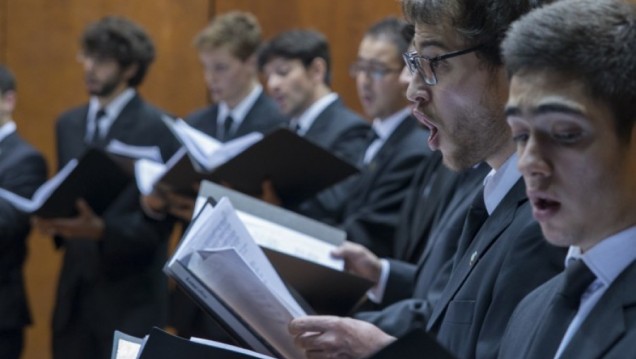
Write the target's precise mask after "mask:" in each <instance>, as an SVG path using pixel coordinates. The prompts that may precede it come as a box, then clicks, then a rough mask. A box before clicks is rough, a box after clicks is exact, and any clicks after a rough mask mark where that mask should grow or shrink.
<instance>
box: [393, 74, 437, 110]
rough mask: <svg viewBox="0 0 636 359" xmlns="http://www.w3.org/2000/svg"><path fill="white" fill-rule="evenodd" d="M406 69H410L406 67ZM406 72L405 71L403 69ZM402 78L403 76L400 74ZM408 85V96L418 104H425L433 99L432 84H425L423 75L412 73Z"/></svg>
mask: <svg viewBox="0 0 636 359" xmlns="http://www.w3.org/2000/svg"><path fill="white" fill-rule="evenodd" d="M405 71H409V70H408V69H405ZM403 72H404V71H403ZM400 78H402V76H400ZM408 80H409V81H408V87H407V89H406V98H407V99H408V100H409V101H411V102H415V103H417V104H418V105H425V104H428V103H429V102H430V101H431V97H432V94H431V86H428V85H427V84H425V83H424V82H423V81H422V79H421V76H415V74H412V73H410V71H409V75H408Z"/></svg>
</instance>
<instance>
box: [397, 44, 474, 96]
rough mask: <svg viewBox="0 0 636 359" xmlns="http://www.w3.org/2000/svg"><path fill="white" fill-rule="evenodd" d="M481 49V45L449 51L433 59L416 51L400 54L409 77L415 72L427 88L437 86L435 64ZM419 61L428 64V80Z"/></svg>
mask: <svg viewBox="0 0 636 359" xmlns="http://www.w3.org/2000/svg"><path fill="white" fill-rule="evenodd" d="M482 47H483V45H477V46H473V47H469V48H467V49H463V50H457V51H451V52H448V53H445V54H442V55H439V56H435V57H428V56H424V55H420V54H418V53H417V51H409V52H405V53H404V54H402V58H403V59H404V63H405V64H406V67H407V68H408V69H409V72H410V73H411V75H415V73H416V72H417V73H418V75H420V77H421V78H422V80H423V81H424V83H426V84H427V85H429V86H435V85H437V74H436V73H435V64H437V63H438V62H440V61H444V60H447V59H450V58H453V57H457V56H461V55H466V54H469V53H471V52H475V51H477V50H479V49H481V48H482ZM419 60H424V61H426V63H427V64H428V67H429V69H430V70H431V75H432V77H431V78H430V79H428V78H427V77H426V72H425V71H424V69H423V68H422V66H423V65H422V61H419Z"/></svg>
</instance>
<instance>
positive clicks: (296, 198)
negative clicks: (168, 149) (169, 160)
mask: <svg viewBox="0 0 636 359" xmlns="http://www.w3.org/2000/svg"><path fill="white" fill-rule="evenodd" d="M197 167H198V166H197V165H196V163H195V162H194V161H193V160H192V158H190V156H185V155H184V156H182V157H181V158H179V159H178V160H177V161H175V163H174V164H173V167H172V168H171V169H168V171H167V172H166V173H165V174H164V175H163V177H162V178H160V179H159V182H160V183H164V184H166V185H168V186H170V187H171V188H172V189H173V190H175V191H177V192H184V193H190V194H194V192H193V189H192V184H193V183H198V182H199V181H201V180H203V179H206V180H210V181H213V182H216V183H224V184H227V185H229V186H230V187H232V188H234V189H235V190H237V191H239V192H242V193H245V194H249V195H252V196H258V195H259V194H260V193H261V185H262V182H263V180H266V179H269V180H271V181H272V183H273V185H274V188H275V189H276V191H277V193H278V194H279V196H280V197H281V199H282V200H283V201H284V202H285V203H292V204H293V203H298V202H300V201H302V200H304V199H306V198H308V197H311V196H312V195H314V194H316V193H317V192H319V191H321V190H323V189H325V188H327V187H329V186H331V185H333V184H335V183H337V182H339V181H342V180H344V179H345V178H347V177H349V176H351V175H353V174H355V173H357V172H359V170H358V168H357V167H355V166H354V165H352V164H350V163H349V162H347V161H346V160H343V159H341V158H339V157H338V156H336V155H334V154H332V153H331V152H329V151H328V150H326V149H324V148H322V147H320V146H319V145H316V144H314V143H313V142H311V141H309V140H307V139H305V138H303V137H301V136H298V135H297V134H295V133H294V132H292V131H290V130H288V129H285V128H281V129H277V130H275V131H273V132H271V133H270V134H268V135H266V136H265V137H263V138H262V139H261V140H260V141H258V142H256V143H254V144H252V145H251V146H249V147H247V148H246V149H245V150H243V151H242V152H241V153H239V154H238V155H236V156H234V157H232V158H230V159H228V160H227V161H225V162H224V163H222V164H221V165H219V166H217V167H216V168H214V169H213V170H212V171H211V172H202V171H200V170H197V169H196V168H197Z"/></svg>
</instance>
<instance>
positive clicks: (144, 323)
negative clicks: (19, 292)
mask: <svg viewBox="0 0 636 359" xmlns="http://www.w3.org/2000/svg"><path fill="white" fill-rule="evenodd" d="M87 111H88V106H82V107H78V108H75V109H72V110H70V111H68V112H66V113H64V114H62V115H61V117H60V118H59V119H58V122H57V127H56V133H57V149H58V151H57V152H58V163H59V166H60V167H61V166H63V165H64V164H66V163H67V162H68V161H69V160H71V159H72V158H76V157H78V156H80V155H81V154H82V153H83V152H84V151H85V150H86V149H87V147H88V146H89V145H88V144H87V143H85V141H84V138H85V133H86V116H87ZM161 114H162V112H161V111H160V110H158V109H157V108H155V107H153V106H151V105H150V104H148V103H146V102H144V101H143V100H142V99H141V98H140V97H139V96H138V95H135V97H133V99H132V100H131V101H130V102H129V103H128V104H127V105H126V106H125V107H124V109H123V110H122V112H121V113H120V115H119V117H118V118H117V120H116V121H115V122H114V123H113V125H112V127H111V128H110V130H109V132H108V134H107V135H106V141H105V142H106V143H108V142H109V141H110V140H112V139H117V140H119V141H121V142H123V143H126V144H129V145H134V146H158V147H159V148H160V150H161V154H162V156H163V158H164V160H165V159H167V158H170V157H171V156H172V154H174V152H175V151H176V150H177V149H178V147H179V145H178V142H177V141H176V139H175V138H174V137H173V136H172V134H171V132H170V130H169V129H168V128H167V127H166V126H165V124H164V123H163V121H162V120H161ZM102 219H103V220H104V222H105V233H104V235H103V237H102V238H101V239H100V240H98V241H93V240H77V239H76V240H63V242H62V245H63V247H64V249H65V253H64V262H63V265H62V269H61V273H60V279H59V285H58V291H57V300H56V304H55V309H54V315H53V329H54V332H55V331H64V330H65V329H66V328H67V326H68V325H69V322H70V321H71V320H73V319H77V318H78V317H80V316H90V320H91V321H93V322H95V323H99V326H98V327H99V330H100V331H102V332H104V333H106V332H108V333H109V334H110V335H112V332H113V330H115V329H118V330H122V331H124V332H126V333H129V334H132V335H145V334H147V333H148V331H149V330H150V329H151V327H152V326H153V325H158V326H163V325H164V324H165V321H166V310H167V280H166V277H165V275H164V274H163V273H162V267H163V265H164V263H165V261H166V257H167V243H168V239H169V236H170V233H171V231H172V225H173V223H172V222H170V221H155V220H152V219H150V218H148V217H146V216H145V215H144V212H143V211H142V209H141V207H140V201H139V192H138V190H137V188H136V186H135V184H134V183H131V184H130V185H129V186H128V187H127V188H126V189H125V190H124V191H122V193H120V195H119V196H118V197H117V198H116V199H115V200H114V202H113V203H112V204H111V205H110V206H109V207H108V208H107V209H106V211H105V212H104V213H103V215H102ZM82 308H83V309H82ZM87 308H88V309H87ZM108 337H110V336H108Z"/></svg>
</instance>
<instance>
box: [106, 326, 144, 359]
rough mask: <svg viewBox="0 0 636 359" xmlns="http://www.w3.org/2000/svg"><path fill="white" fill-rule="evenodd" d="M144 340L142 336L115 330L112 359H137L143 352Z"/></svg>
mask: <svg viewBox="0 0 636 359" xmlns="http://www.w3.org/2000/svg"><path fill="white" fill-rule="evenodd" d="M143 342H144V339H142V338H136V337H133V336H131V335H128V334H125V333H122V332H120V331H118V330H115V333H114V335H113V349H112V353H111V359H136V358H137V357H138V356H139V354H140V352H141V346H142V344H143Z"/></svg>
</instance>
